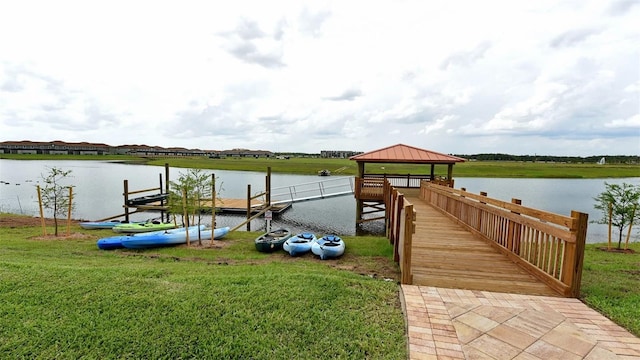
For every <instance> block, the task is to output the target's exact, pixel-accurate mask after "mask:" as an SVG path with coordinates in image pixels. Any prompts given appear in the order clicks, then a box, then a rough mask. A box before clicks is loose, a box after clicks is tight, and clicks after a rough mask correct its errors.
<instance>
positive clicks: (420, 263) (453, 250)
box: [402, 189, 560, 296]
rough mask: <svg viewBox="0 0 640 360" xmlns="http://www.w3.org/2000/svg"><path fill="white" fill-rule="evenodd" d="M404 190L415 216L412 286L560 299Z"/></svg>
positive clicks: (467, 232)
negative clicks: (412, 206)
mask: <svg viewBox="0 0 640 360" xmlns="http://www.w3.org/2000/svg"><path fill="white" fill-rule="evenodd" d="M404 190H405V189H403V190H402V192H403V193H404V194H405V198H406V199H407V200H408V201H409V202H411V203H412V204H413V205H414V210H415V211H416V221H415V224H416V231H415V234H414V235H413V246H412V257H411V258H412V260H411V261H412V263H411V270H412V273H413V284H414V285H424V286H434V287H442V288H454V289H468V290H484V291H492V292H504V293H515V294H527V295H545V296H560V295H559V294H558V293H557V292H555V291H554V290H552V289H551V288H549V287H548V286H547V285H546V284H544V283H543V282H541V281H540V280H538V279H537V278H536V277H534V276H533V275H531V274H529V273H528V272H527V271H525V270H524V269H523V268H521V267H519V266H518V265H516V264H515V263H514V262H512V261H511V260H509V259H508V258H507V257H506V256H504V255H502V254H501V253H500V252H499V251H498V250H497V249H495V248H493V246H492V245H490V244H489V243H487V242H486V241H484V240H483V239H481V238H479V237H477V236H475V235H473V234H472V233H471V232H469V231H467V230H466V229H465V228H464V227H462V226H461V225H458V224H456V223H455V222H454V221H453V220H451V219H450V218H448V217H447V216H446V215H444V214H442V213H441V212H440V211H438V210H437V209H435V208H434V207H432V206H431V205H429V204H427V203H426V202H424V201H423V200H421V199H419V198H418V196H417V192H415V191H412V190H413V189H407V190H409V191H404Z"/></svg>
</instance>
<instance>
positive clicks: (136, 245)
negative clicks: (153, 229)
mask: <svg viewBox="0 0 640 360" xmlns="http://www.w3.org/2000/svg"><path fill="white" fill-rule="evenodd" d="M198 231H200V237H201V239H203V240H210V239H211V237H212V236H213V238H214V239H220V238H222V237H224V236H225V235H227V233H229V227H223V228H217V229H215V230H199V229H198V228H197V227H194V228H189V230H188V231H185V230H182V231H173V230H167V231H164V232H162V233H160V234H154V235H146V236H140V235H142V234H136V235H134V236H129V237H126V238H125V239H123V240H122V246H124V247H126V248H128V249H149V248H155V247H161V246H173V245H180V244H186V243H187V234H189V240H190V241H196V240H197V239H198Z"/></svg>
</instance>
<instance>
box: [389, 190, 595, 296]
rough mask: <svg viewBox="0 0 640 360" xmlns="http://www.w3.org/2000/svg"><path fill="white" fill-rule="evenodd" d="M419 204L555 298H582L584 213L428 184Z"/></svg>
mask: <svg viewBox="0 0 640 360" xmlns="http://www.w3.org/2000/svg"><path fill="white" fill-rule="evenodd" d="M420 199H423V200H424V201H426V202H428V203H429V204H430V205H431V206H433V207H435V208H437V209H439V210H440V211H441V212H443V213H444V214H446V215H448V216H449V217H450V218H451V219H453V220H454V221H456V222H457V223H459V224H461V225H463V226H464V227H465V228H467V229H468V230H469V231H471V232H472V233H474V234H476V235H478V236H479V237H481V238H483V239H484V240H486V241H488V242H489V243H490V244H492V245H493V246H494V247H495V248H497V249H498V250H499V251H501V252H502V253H503V254H505V255H506V256H507V257H509V258H510V259H511V260H512V261H513V262H515V263H517V264H518V265H520V266H521V267H523V268H524V269H525V270H527V271H528V272H530V273H531V274H532V275H534V276H535V277H537V278H538V279H540V280H541V281H543V282H544V283H546V284H547V285H548V286H549V287H551V288H552V289H554V290H555V291H557V292H558V293H559V294H562V295H564V296H570V297H578V295H579V294H580V281H581V275H582V264H583V258H584V244H585V240H586V233H587V220H588V215H587V214H584V213H580V212H577V211H572V212H571V216H570V217H568V216H562V215H558V214H553V213H549V212H545V211H541V210H537V209H532V208H528V207H525V206H521V205H519V204H517V201H516V200H514V201H513V202H512V203H508V202H504V201H500V200H496V199H491V198H488V197H486V196H482V195H475V194H472V193H468V192H466V191H463V190H456V189H453V188H449V187H445V186H439V185H435V184H432V183H429V182H426V181H423V182H422V183H421V186H420ZM390 239H391V238H390ZM410 261H411V260H409V262H410Z"/></svg>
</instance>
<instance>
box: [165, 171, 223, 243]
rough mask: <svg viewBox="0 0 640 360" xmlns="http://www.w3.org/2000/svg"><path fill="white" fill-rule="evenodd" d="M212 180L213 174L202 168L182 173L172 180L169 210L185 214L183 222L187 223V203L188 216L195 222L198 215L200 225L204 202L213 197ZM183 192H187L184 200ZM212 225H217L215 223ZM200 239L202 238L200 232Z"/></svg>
mask: <svg viewBox="0 0 640 360" xmlns="http://www.w3.org/2000/svg"><path fill="white" fill-rule="evenodd" d="M211 182H212V181H211V176H210V175H209V174H206V173H204V172H203V171H202V169H189V170H187V173H186V174H183V173H180V176H179V177H178V180H177V181H175V182H174V181H171V182H170V185H171V192H170V194H169V211H170V212H171V213H174V214H183V215H182V222H183V223H186V222H187V220H188V219H185V218H184V212H183V204H185V203H186V211H187V216H191V219H192V220H191V221H190V223H194V222H195V220H196V219H195V217H197V220H198V221H197V225H200V223H201V221H202V210H203V208H204V206H203V204H202V203H203V201H206V200H209V199H211V194H212V192H213V187H212V184H211ZM183 194H186V199H184V202H183ZM212 211H215V209H212ZM211 226H212V227H215V224H212V225H211ZM198 239H200V233H199V232H198Z"/></svg>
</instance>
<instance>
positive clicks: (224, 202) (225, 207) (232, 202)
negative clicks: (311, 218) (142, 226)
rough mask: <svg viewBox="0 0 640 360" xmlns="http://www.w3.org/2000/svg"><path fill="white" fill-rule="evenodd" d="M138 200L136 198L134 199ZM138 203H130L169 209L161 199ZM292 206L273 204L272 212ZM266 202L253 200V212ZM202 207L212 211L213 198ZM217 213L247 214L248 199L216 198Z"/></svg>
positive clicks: (142, 208) (142, 207) (138, 207)
mask: <svg viewBox="0 0 640 360" xmlns="http://www.w3.org/2000/svg"><path fill="white" fill-rule="evenodd" d="M132 200H136V199H132ZM134 202H135V203H136V205H130V207H132V208H135V209H136V211H167V210H168V207H167V206H166V205H162V204H161V203H160V202H159V201H154V202H149V203H142V202H140V201H134ZM290 207H291V203H282V204H277V205H272V206H271V212H272V213H273V214H280V213H282V212H284V211H286V210H288V209H289V208H290ZM264 208H265V204H264V203H262V202H261V201H258V200H256V199H252V200H251V211H250V213H251V214H257V213H259V212H261V211H262V210H264ZM201 209H202V212H203V213H211V200H206V201H202V203H201ZM216 213H217V214H239V215H246V214H247V199H218V200H216Z"/></svg>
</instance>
